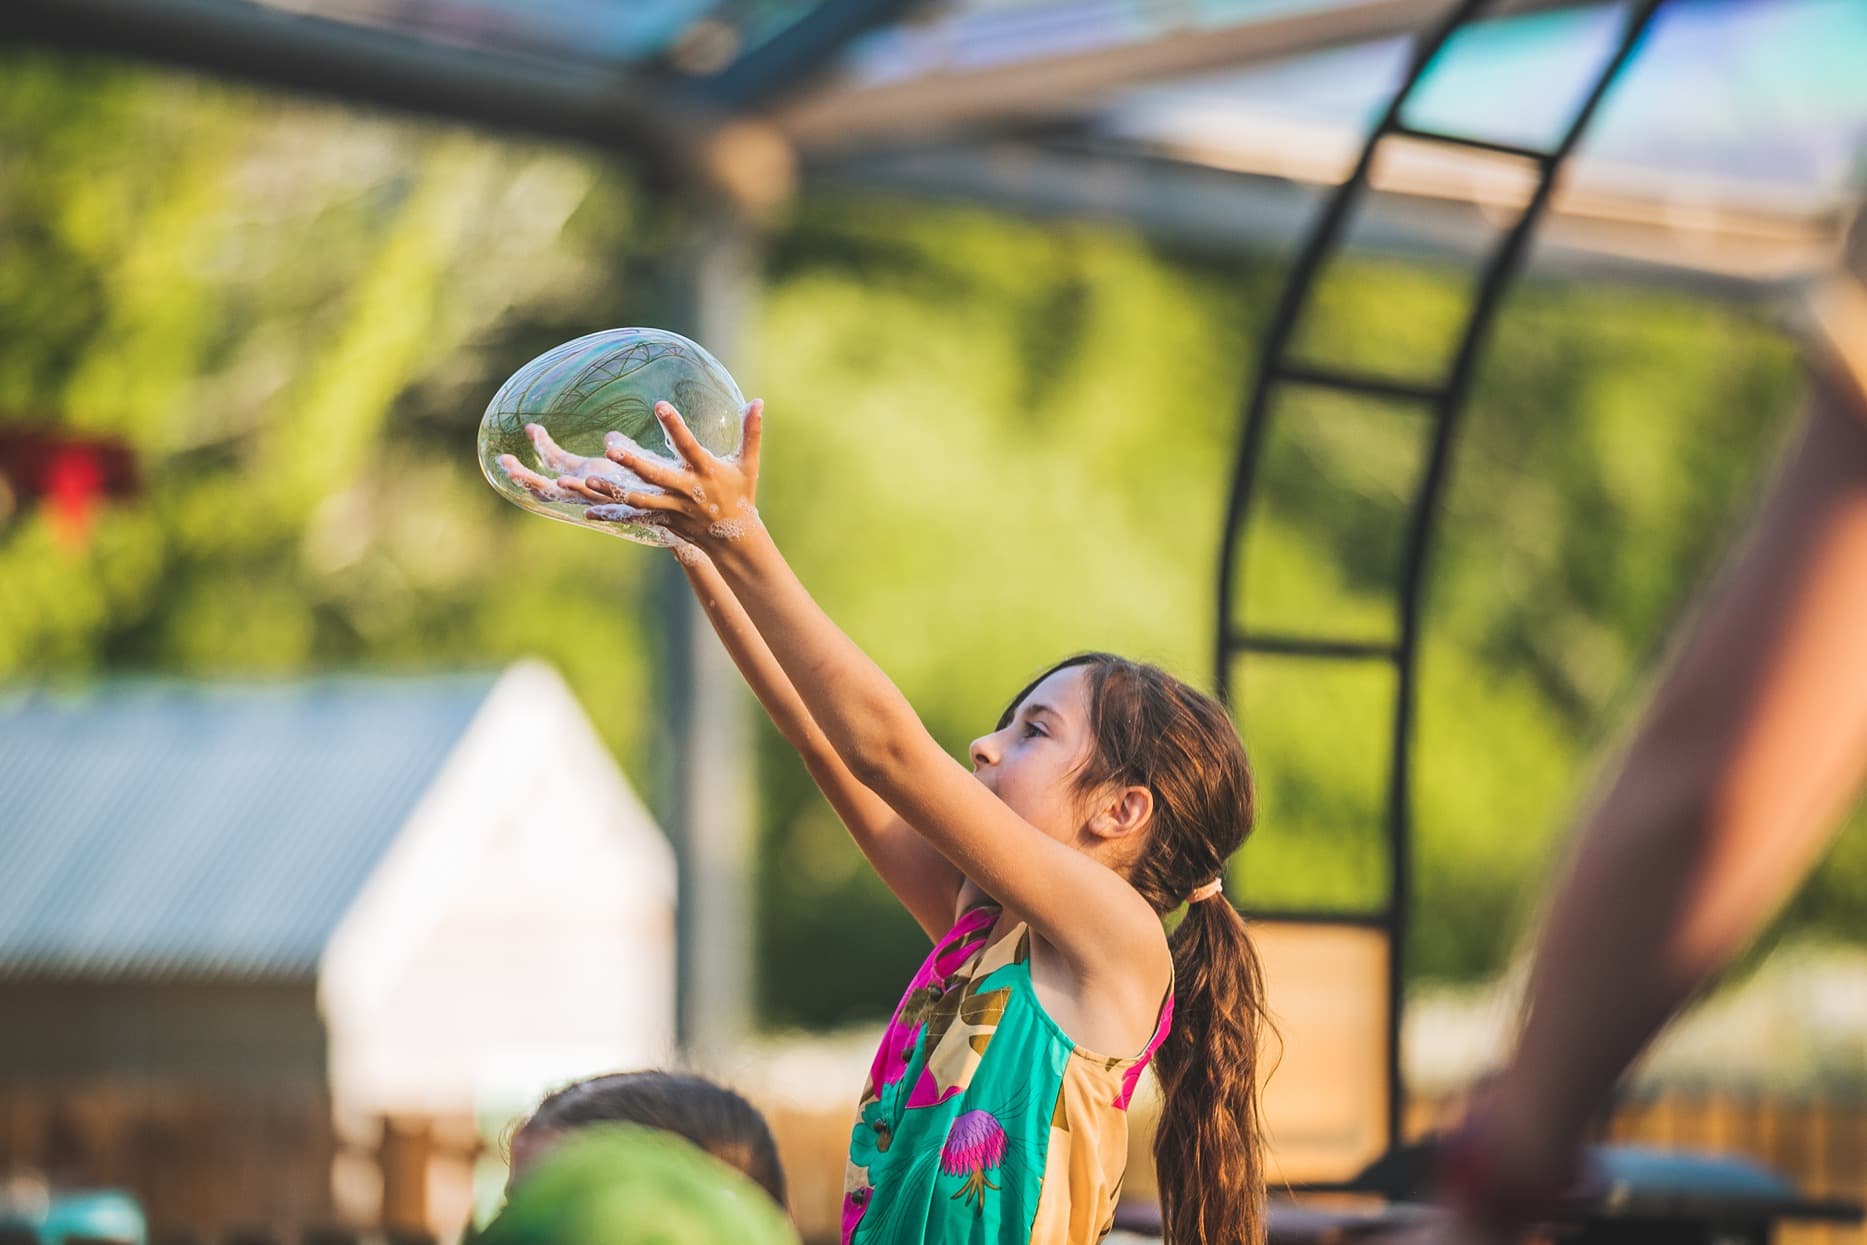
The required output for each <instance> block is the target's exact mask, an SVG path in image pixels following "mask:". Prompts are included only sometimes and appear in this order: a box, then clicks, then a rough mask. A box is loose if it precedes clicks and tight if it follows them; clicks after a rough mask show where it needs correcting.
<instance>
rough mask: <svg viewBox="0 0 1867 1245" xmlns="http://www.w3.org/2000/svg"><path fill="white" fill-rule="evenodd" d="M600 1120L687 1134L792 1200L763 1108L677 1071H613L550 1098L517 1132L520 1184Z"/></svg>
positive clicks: (780, 1198) (779, 1197) (513, 1178)
mask: <svg viewBox="0 0 1867 1245" xmlns="http://www.w3.org/2000/svg"><path fill="white" fill-rule="evenodd" d="M594 1124H640V1125H643V1126H645V1127H648V1128H658V1129H660V1130H662V1131H663V1132H669V1133H674V1134H676V1135H677V1136H681V1137H685V1138H686V1139H687V1140H689V1141H691V1142H693V1143H694V1144H695V1145H697V1146H699V1147H700V1148H701V1149H702V1150H705V1151H706V1152H707V1153H709V1154H711V1155H712V1156H713V1157H714V1158H716V1159H719V1160H720V1161H721V1162H723V1163H725V1164H727V1165H728V1166H731V1167H736V1168H738V1169H739V1170H740V1171H742V1172H744V1173H745V1174H746V1175H748V1176H750V1177H751V1178H752V1179H753V1180H754V1181H756V1182H757V1183H758V1184H759V1185H761V1186H762V1187H763V1188H764V1190H765V1191H766V1192H767V1193H769V1194H771V1196H772V1200H773V1201H775V1202H777V1203H778V1205H779V1206H783V1205H784V1204H785V1192H784V1167H783V1165H782V1164H780V1163H779V1161H778V1147H777V1145H776V1143H774V1142H773V1141H772V1136H771V1129H770V1128H769V1127H768V1126H767V1125H766V1123H765V1117H764V1116H762V1115H760V1114H759V1111H758V1108H757V1107H754V1106H753V1105H752V1104H751V1103H749V1102H747V1101H746V1100H745V1099H744V1098H741V1097H740V1096H739V1095H738V1094H735V1093H734V1092H733V1091H732V1090H730V1089H726V1088H725V1087H723V1086H720V1085H715V1084H714V1083H713V1082H712V1081H709V1080H706V1079H705V1078H703V1077H698V1076H688V1075H685V1074H683V1073H678V1072H653V1071H650V1072H613V1073H610V1074H609V1075H607V1076H593V1077H591V1078H590V1079H588V1080H585V1081H578V1082H576V1083H574V1084H571V1085H567V1086H565V1087H564V1088H563V1089H560V1090H558V1091H557V1092H555V1093H553V1094H549V1095H547V1096H546V1098H545V1100H544V1101H543V1102H541V1103H539V1104H538V1109H537V1110H536V1111H533V1112H532V1114H531V1116H530V1117H529V1118H528V1119H527V1120H526V1121H525V1122H524V1123H523V1124H521V1125H519V1127H518V1130H517V1131H516V1132H514V1133H513V1135H512V1154H511V1159H512V1170H511V1174H510V1175H509V1177H508V1178H507V1188H508V1189H513V1188H516V1187H517V1186H518V1185H519V1184H520V1183H521V1182H522V1181H523V1180H524V1179H525V1176H526V1174H527V1173H528V1172H529V1171H531V1169H532V1168H533V1167H534V1166H536V1165H537V1163H538V1160H539V1159H540V1158H542V1157H543V1156H544V1155H545V1154H546V1153H547V1152H548V1151H549V1150H550V1149H551V1148H552V1147H553V1146H554V1145H556V1144H557V1143H558V1142H559V1141H560V1140H562V1139H563V1137H564V1136H565V1134H567V1133H571V1132H575V1131H577V1130H578V1129H581V1128H586V1127H588V1126H590V1125H594Z"/></svg>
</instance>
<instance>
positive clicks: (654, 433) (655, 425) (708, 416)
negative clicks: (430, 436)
mask: <svg viewBox="0 0 1867 1245" xmlns="http://www.w3.org/2000/svg"><path fill="white" fill-rule="evenodd" d="M657 402H669V403H672V404H673V405H674V408H675V409H676V410H678V411H679V412H680V413H681V418H682V419H683V420H685V421H686V423H687V426H688V428H690V429H691V430H692V431H693V434H694V437H695V439H696V440H698V441H699V442H700V444H701V445H703V446H705V447H706V448H707V449H708V450H710V451H712V452H713V453H715V454H718V455H720V456H721V457H726V456H728V455H731V454H736V453H737V452H738V451H739V438H740V434H741V429H742V425H741V418H742V415H743V413H744V409H745V398H744V397H743V396H742V395H741V394H740V392H739V386H738V384H737V383H735V382H734V380H733V378H732V375H731V373H729V372H728V371H727V370H726V369H725V368H724V367H723V366H721V364H720V361H719V360H718V359H715V358H714V357H713V356H712V355H710V354H708V353H707V352H706V351H705V350H704V349H702V348H701V347H700V346H699V345H698V344H696V343H694V342H691V341H689V340H688V339H687V338H685V337H682V336H681V335H680V334H678V333H669V332H666V331H664V330H662V329H651V328H621V329H608V330H605V331H604V332H601V333H592V334H590V335H589V336H587V337H579V338H578V339H577V340H575V341H569V342H565V343H564V344H563V345H561V346H557V347H554V348H553V349H551V350H547V351H546V352H545V353H543V354H541V355H539V356H538V357H537V358H536V359H533V360H532V361H531V362H530V363H527V364H526V365H525V366H524V367H522V368H520V369H519V370H518V371H516V372H514V373H513V374H512V376H511V378H510V379H509V380H507V381H506V383H505V384H503V385H501V386H500V387H499V392H498V393H495V394H494V395H493V400H492V401H491V402H490V403H488V404H487V407H486V414H485V415H484V416H483V417H482V418H481V420H480V437H479V455H480V470H481V471H482V472H484V473H485V475H486V479H487V481H488V482H489V483H491V484H492V486H493V487H494V488H495V489H497V490H498V491H499V492H500V493H501V494H502V495H504V496H505V497H506V498H507V499H508V500H509V501H512V502H514V503H515V504H517V505H520V506H523V507H524V508H525V509H527V510H530V511H532V512H534V513H536V514H542V515H544V516H545V517H547V518H551V519H559V520H562V521H563V522H565V523H575V524H577V525H579V526H580V527H588V528H594V529H595V530H597V531H600V532H607V533H609V534H610V535H612V536H622V537H625V538H627V539H629V540H635V541H640V542H641V543H643V544H648V545H666V544H670V543H672V542H671V540H670V539H669V537H668V535H667V534H666V533H665V532H663V531H661V530H660V529H659V528H655V527H650V526H646V525H643V524H636V523H616V522H604V521H600V520H595V519H589V518H586V517H585V514H584V512H585V511H586V510H588V509H589V508H590V506H591V505H592V503H591V502H590V501H589V500H587V499H584V498H581V497H576V496H574V495H568V496H567V495H558V496H552V495H550V494H551V493H553V492H555V490H546V493H547V495H545V496H541V495H540V493H539V491H537V490H536V489H535V488H527V487H525V486H524V485H523V484H521V483H520V482H519V481H518V480H516V479H514V476H513V473H512V472H511V471H510V470H508V466H507V464H508V463H510V462H512V460H516V465H517V467H518V468H519V469H520V472H521V473H523V472H535V473H537V475H538V476H541V477H543V478H544V479H545V480H547V481H554V480H556V479H557V478H559V477H560V476H564V475H575V476H583V475H602V476H604V477H605V478H607V479H609V480H611V481H614V482H615V483H617V484H620V485H621V486H622V487H623V488H625V489H630V490H648V489H650V488H651V486H649V485H647V484H645V483H644V482H643V481H641V480H640V479H639V478H637V477H636V476H635V475H634V474H633V473H631V472H628V471H625V470H624V469H623V468H621V467H619V466H617V465H616V464H615V463H613V462H610V461H609V460H608V459H606V458H605V457H604V456H603V450H604V438H605V436H606V435H607V434H609V433H611V432H620V433H622V434H623V435H624V436H626V437H628V438H629V439H630V440H632V441H634V442H635V443H636V444H637V445H639V446H641V447H642V448H643V449H644V450H647V451H648V452H649V453H651V454H658V455H660V456H662V457H664V458H669V459H672V458H674V457H676V455H675V453H674V447H673V446H672V445H670V444H669V443H668V439H667V436H666V435H665V434H664V433H663V432H662V430H661V421H659V420H657V419H656V418H655V403H657ZM532 424H535V425H538V426H540V427H542V428H543V429H544V431H545V433H546V434H547V436H548V438H549V443H552V444H554V445H555V452H554V451H552V450H550V449H549V448H547V449H546V450H545V451H543V452H541V449H540V446H539V444H538V443H537V442H536V441H535V440H534V438H533V436H532V435H530V434H528V433H527V431H526V427H527V425H532ZM508 455H509V456H510V458H509V459H508V458H507V456H508ZM502 460H503V461H502Z"/></svg>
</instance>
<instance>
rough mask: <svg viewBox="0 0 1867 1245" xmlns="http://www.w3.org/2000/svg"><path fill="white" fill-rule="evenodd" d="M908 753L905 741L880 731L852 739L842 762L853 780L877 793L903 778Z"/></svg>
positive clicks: (896, 786) (884, 790)
mask: <svg viewBox="0 0 1867 1245" xmlns="http://www.w3.org/2000/svg"><path fill="white" fill-rule="evenodd" d="M910 756H911V750H910V748H909V747H908V744H907V741H906V740H904V739H902V738H900V737H899V736H896V735H888V734H883V735H877V736H875V737H873V738H867V739H860V740H856V741H854V742H853V743H852V745H851V747H850V749H849V751H848V753H847V755H845V756H844V758H843V761H844V763H845V764H846V765H848V766H849V772H850V773H852V774H854V775H855V776H856V781H857V782H860V783H861V784H862V785H863V786H865V787H867V788H868V789H869V790H871V791H874V792H876V793H877V794H886V793H887V792H889V791H892V790H895V789H897V788H899V787H900V786H901V785H902V783H903V782H904V781H905V775H906V774H907V772H908V767H909V758H910Z"/></svg>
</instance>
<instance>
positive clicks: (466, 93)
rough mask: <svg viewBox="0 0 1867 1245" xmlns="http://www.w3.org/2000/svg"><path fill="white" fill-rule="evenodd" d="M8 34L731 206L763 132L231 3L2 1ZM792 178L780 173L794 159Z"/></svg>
mask: <svg viewBox="0 0 1867 1245" xmlns="http://www.w3.org/2000/svg"><path fill="white" fill-rule="evenodd" d="M0 42H26V43H43V44H51V45H54V46H57V47H61V48H68V49H74V50H78V51H85V52H101V53H106V54H109V55H114V56H127V57H131V58H134V59H137V60H142V61H153V62H157V63H161V64H168V65H174V66H179V67H181V68H184V69H191V70H200V71H205V72H208V73H212V74H217V75H222V76H226V77H232V78H239V79H243V80H246V81H252V82H258V83H262V84H265V85H269V86H278V87H286V88H291V89H297V90H304V91H310V92H314V93H317V94H321V95H329V96H335V97H338V98H341V99H346V100H355V101H361V102H364V103H370V104H379V105H385V106H387V107H391V108H398V109H406V110H410V111H415V112H422V113H429V114H435V115H439V116H443V117H449V118H452V119H455V120H459V121H465V122H469V123H472V124H475V125H481V126H491V127H498V128H502V129H509V130H519V131H526V132H530V133H535V134H542V135H546V136H548V137H551V138H558V139H568V140H571V141H573V142H579V143H587V144H590V145H592V146H595V147H599V148H602V149H604V150H606V151H611V152H615V153H617V154H620V155H622V156H624V157H626V158H628V159H629V160H630V161H631V162H632V163H633V164H634V165H635V166H636V167H637V169H638V171H640V172H642V173H644V174H645V175H646V179H647V180H648V181H650V182H651V183H661V184H664V185H665V184H669V183H673V184H676V185H683V184H684V185H692V186H695V187H698V188H701V189H704V190H707V191H710V192H719V193H723V194H725V196H726V197H727V198H728V199H730V200H732V201H735V202H738V201H741V200H743V199H744V198H745V197H746V194H747V190H746V188H745V187H744V186H742V185H739V184H738V183H737V180H736V176H735V175H736V174H739V173H740V170H739V169H737V168H735V167H733V166H734V163H735V161H737V162H738V163H740V164H743V163H744V157H745V155H746V153H747V149H748V147H747V144H748V138H749V136H750V134H751V132H752V129H754V128H756V127H750V128H749V127H748V125H747V123H744V122H734V121H733V120H732V119H731V118H730V117H728V116H726V115H725V114H723V113H722V112H720V111H719V110H717V109H716V108H715V107H713V106H711V105H708V104H704V103H701V102H699V101H696V100H693V99H691V98H685V97H683V95H682V92H681V90H680V88H679V87H678V86H677V85H676V84H673V83H660V82H656V83H649V82H647V81H645V80H643V79H641V78H639V77H637V76H634V75H631V74H629V73H627V72H625V71H623V70H620V69H619V68H618V67H616V66H614V65H599V64H590V63H578V62H575V61H572V62H568V63H567V62H564V61H562V60H558V61H550V60H546V59H544V58H542V57H539V58H532V59H528V58H525V57H519V56H511V55H500V54H495V53H491V52H486V51H479V50H475V49H472V48H462V47H451V46H448V45H445V44H441V43H437V42H432V41H427V40H422V39H418V38H414V37H411V36H408V35H401V34H396V33H394V32H392V31H386V30H377V29H372V28H369V27H365V26H359V25H353V24H350V23H346V22H338V21H332V20H330V19H328V18H320V17H315V16H310V15H306V14H299V13H292V12H288V11H285V10H282V9H277V8H271V7H265V6H261V5H258V4H250V3H237V4H236V3H227V2H226V0H12V3H10V4H7V5H0ZM759 134H760V136H761V137H762V138H764V139H765V140H766V144H765V150H762V151H760V152H759V153H758V154H759V155H760V157H761V158H762V159H770V158H778V159H782V160H784V161H787V162H788V149H787V148H785V147H784V146H783V145H782V143H781V142H780V140H778V138H777V137H776V135H775V134H773V133H769V132H767V131H762V130H761V131H759ZM773 145H775V146H773ZM729 148H730V150H728V149H729ZM774 152H779V153H783V155H782V156H778V157H774V156H773V153H774ZM784 174H785V176H784V177H780V180H785V177H788V168H787V169H785V170H784ZM762 176H765V177H770V176H772V173H771V171H770V169H769V168H767V169H765V170H764V171H763V173H762Z"/></svg>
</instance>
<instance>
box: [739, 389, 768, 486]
mask: <svg viewBox="0 0 1867 1245" xmlns="http://www.w3.org/2000/svg"><path fill="white" fill-rule="evenodd" d="M764 439H765V399H763V398H753V399H752V400H751V401H750V402H748V403H746V410H745V421H744V423H743V424H741V426H740V433H739V470H741V471H743V472H744V473H745V476H746V479H748V480H756V479H758V448H759V445H760V443H761V442H763V441H764Z"/></svg>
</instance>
